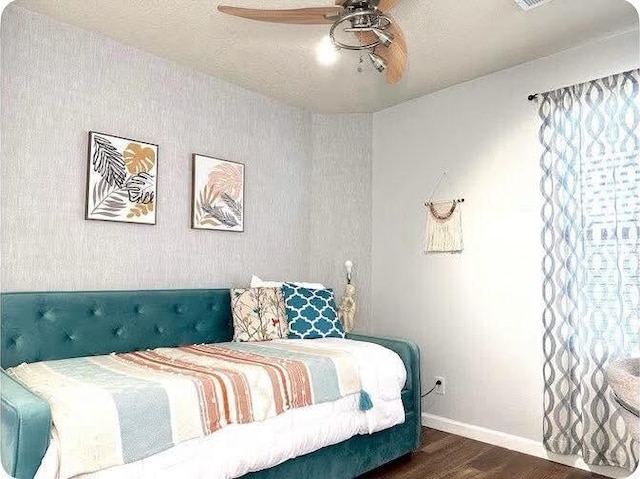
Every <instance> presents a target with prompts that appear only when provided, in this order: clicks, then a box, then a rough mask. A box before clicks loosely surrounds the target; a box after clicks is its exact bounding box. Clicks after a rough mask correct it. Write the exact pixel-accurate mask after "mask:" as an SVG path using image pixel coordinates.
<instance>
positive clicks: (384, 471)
mask: <svg viewBox="0 0 640 479" xmlns="http://www.w3.org/2000/svg"><path fill="white" fill-rule="evenodd" d="M383 478H384V479H596V478H597V479H605V478H604V477H603V476H600V475H597V474H591V473H589V472H586V471H581V470H578V469H573V468H570V467H567V466H563V465H560V464H556V463H553V462H549V461H545V460H544V459H539V458H537V457H532V456H528V455H526V454H521V453H519V452H514V451H509V450H507V449H502V448H501V447H497V446H492V445H490V444H485V443H482V442H478V441H473V440H471V439H467V438H464V437H460V436H454V435H453V434H448V433H446V432H441V431H436V430H434V429H426V428H423V430H422V446H421V447H420V449H419V450H418V451H416V452H414V453H413V454H412V455H411V456H407V457H405V458H401V459H399V460H398V461H396V462H394V463H391V464H388V465H386V466H384V467H381V468H379V469H376V470H375V471H372V472H370V473H368V474H365V475H364V476H361V478H360V479H383Z"/></svg>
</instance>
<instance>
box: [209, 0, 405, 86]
mask: <svg viewBox="0 0 640 479" xmlns="http://www.w3.org/2000/svg"><path fill="white" fill-rule="evenodd" d="M396 3H397V0H337V1H336V2H335V6H334V7H312V8H295V9H287V10H263V9H255V8H238V7H230V6H227V5H220V6H218V10H219V11H220V12H222V13H226V14H228V15H234V16H236V17H242V18H247V19H250V20H258V21H261V22H272V23H286V24H297V25H321V24H326V25H331V28H330V30H329V37H330V38H331V41H332V42H333V45H334V46H335V47H336V48H337V49H338V50H355V51H361V52H367V55H368V57H369V59H370V60H371V63H372V64H373V66H374V67H375V68H376V70H378V71H379V72H381V73H382V72H384V73H385V75H386V80H387V82H388V83H392V84H393V83H398V82H399V81H400V79H401V78H402V75H403V73H404V70H405V68H406V66H407V44H406V42H405V39H404V34H403V33H402V30H401V29H400V27H399V26H398V24H397V22H396V21H395V20H394V19H393V18H392V17H391V16H390V15H389V14H387V13H386V12H387V11H388V10H391V9H392V8H393V7H394V6H395V4H396ZM361 61H362V60H361Z"/></svg>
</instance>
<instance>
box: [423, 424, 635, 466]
mask: <svg viewBox="0 0 640 479" xmlns="http://www.w3.org/2000/svg"><path fill="white" fill-rule="evenodd" d="M422 425H423V426H425V427H429V428H431V429H437V430H439V431H444V432H448V433H450V434H455V435H457V436H463V437H467V438H469V439H474V440H476V441H480V442H485V443H487V444H492V445H494V446H499V447H503V448H505V449H510V450H512V451H517V452H521V453H523V454H528V455H530V456H535V457H539V458H542V459H545V460H547V461H553V462H557V463H560V464H564V465H566V466H571V467H575V468H578V469H583V470H585V471H592V472H594V473H597V474H601V475H603V476H607V477H613V478H616V479H618V478H627V479H632V478H636V479H639V478H640V471H636V472H635V473H633V474H632V475H629V473H628V472H626V471H623V470H621V469H618V468H616V467H599V466H589V465H587V464H585V462H584V461H583V460H582V459H581V458H579V457H577V456H561V455H559V454H552V453H550V452H548V451H547V450H546V449H545V448H544V446H543V445H542V443H541V442H537V441H534V440H532V439H526V438H524V437H519V436H513V435H511V434H507V433H504V432H500V431H494V430H492V429H487V428H484V427H480V426H474V425H472V424H465V423H463V422H459V421H454V420H453V419H449V418H446V417H442V416H435V415H433V414H427V413H422ZM639 469H640V468H639Z"/></svg>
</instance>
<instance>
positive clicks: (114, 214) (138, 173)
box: [85, 131, 158, 225]
mask: <svg viewBox="0 0 640 479" xmlns="http://www.w3.org/2000/svg"><path fill="white" fill-rule="evenodd" d="M157 175H158V146H157V145H152V144H150V143H143V142H141V141H137V140H131V139H129V138H120V137H119V136H113V135H107V134H104V133H97V132H95V131H90V132H89V164H88V166H87V209H86V215H85V218H86V219H88V220H102V221H119V222H125V223H140V224H147V225H155V224H156V184H157Z"/></svg>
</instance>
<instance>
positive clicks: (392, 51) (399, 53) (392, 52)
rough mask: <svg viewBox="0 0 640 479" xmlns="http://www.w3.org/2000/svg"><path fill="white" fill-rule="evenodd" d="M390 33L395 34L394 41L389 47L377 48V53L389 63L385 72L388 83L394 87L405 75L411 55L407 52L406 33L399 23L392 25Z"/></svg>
mask: <svg viewBox="0 0 640 479" xmlns="http://www.w3.org/2000/svg"><path fill="white" fill-rule="evenodd" d="M388 31H389V32H390V33H392V34H393V36H394V40H393V43H392V44H391V45H389V47H384V46H382V45H380V46H378V47H376V53H377V54H378V55H380V56H381V57H382V58H384V59H385V60H386V61H387V69H386V70H385V73H386V77H387V83H391V84H392V85H393V84H395V83H398V82H399V81H400V80H401V79H402V75H404V71H405V70H406V68H407V61H408V60H409V58H408V57H409V55H408V52H407V42H406V40H405V38H404V33H403V32H402V29H401V28H400V26H399V25H398V24H397V23H395V22H394V23H392V24H391V26H390V27H389V28H388Z"/></svg>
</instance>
